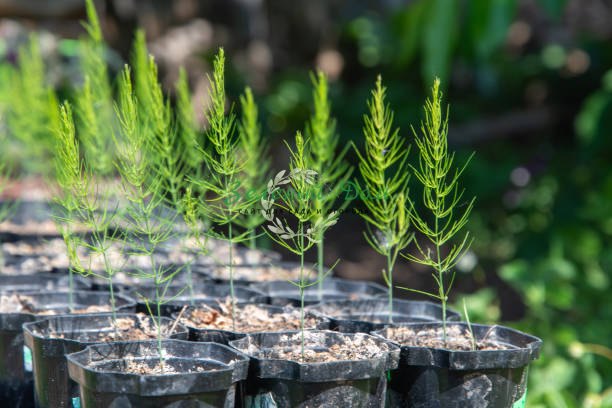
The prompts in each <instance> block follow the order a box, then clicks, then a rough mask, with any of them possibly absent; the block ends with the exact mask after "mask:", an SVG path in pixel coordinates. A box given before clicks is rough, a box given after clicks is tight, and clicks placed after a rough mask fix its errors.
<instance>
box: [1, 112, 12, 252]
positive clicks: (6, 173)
mask: <svg viewBox="0 0 612 408" xmlns="http://www.w3.org/2000/svg"><path fill="white" fill-rule="evenodd" d="M0 115H1V114H0ZM0 120H1V118H0ZM0 146H6V134H5V133H1V132H0ZM10 176H11V172H10V169H9V166H8V164H7V163H6V161H5V159H4V157H1V156H0V196H2V192H3V191H4V189H5V188H6V186H7V185H8V182H9V178H10ZM10 210H11V205H10V204H8V203H7V202H6V201H4V200H0V222H2V221H4V220H5V219H6V218H7V217H8V216H9V214H10ZM0 252H2V251H0ZM1 256H2V255H1V254H0V257H1ZM0 261H2V259H1V258H0Z"/></svg>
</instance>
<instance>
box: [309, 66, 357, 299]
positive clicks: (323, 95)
mask: <svg viewBox="0 0 612 408" xmlns="http://www.w3.org/2000/svg"><path fill="white" fill-rule="evenodd" d="M312 85H313V92H312V97H313V102H314V112H313V115H312V117H311V118H310V120H309V121H308V123H307V124H306V137H307V139H308V140H309V142H310V149H309V150H310V154H309V155H308V157H307V161H308V168H310V169H312V170H314V171H316V172H317V174H318V177H317V179H316V187H315V190H316V191H317V194H315V196H314V197H313V206H314V209H315V214H316V218H315V221H316V219H322V220H323V219H325V218H327V216H328V215H329V214H330V213H331V212H332V211H333V206H334V205H335V204H336V202H337V201H338V197H339V196H340V195H341V194H342V192H343V191H344V190H345V186H346V183H347V181H348V180H349V178H350V177H351V174H352V172H353V168H352V167H351V166H350V165H349V164H348V163H346V162H345V161H344V157H345V156H346V153H347V151H348V149H349V146H350V145H348V144H347V145H346V146H345V148H343V149H342V150H341V151H340V153H339V154H338V155H336V151H337V149H338V143H339V136H338V134H337V133H336V121H335V119H333V118H332V117H331V106H330V102H329V98H328V85H327V77H326V76H325V74H323V73H322V72H318V73H317V74H316V75H312ZM328 186H331V187H330V188H328ZM348 203H349V201H345V202H344V206H346V205H347V204H348ZM340 208H341V209H344V207H340ZM319 234H320V236H319V237H317V266H318V272H319V277H322V276H323V275H324V255H325V254H324V248H325V241H324V238H325V230H324V229H321V230H319ZM322 285H323V279H319V296H321V292H322V289H323V288H322Z"/></svg>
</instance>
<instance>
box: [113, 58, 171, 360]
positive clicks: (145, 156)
mask: <svg viewBox="0 0 612 408" xmlns="http://www.w3.org/2000/svg"><path fill="white" fill-rule="evenodd" d="M153 71H155V72H156V70H155V69H153V68H151V73H152V72H153ZM152 94H155V92H152ZM158 97H159V98H161V99H163V98H162V97H161V96H158ZM158 103H161V106H158V108H159V109H166V105H165V104H164V103H163V102H161V101H158ZM149 108H152V109H153V108H154V107H153V106H150V107H149ZM115 110H116V112H117V117H118V121H119V130H120V132H119V135H117V136H116V137H115V142H116V144H117V151H118V162H117V170H118V172H119V174H120V175H121V183H122V188H123V192H124V195H125V198H126V199H127V202H128V208H127V209H126V216H125V218H126V219H125V221H126V222H127V223H128V225H129V233H126V234H125V235H124V240H125V244H126V247H128V246H129V247H130V248H131V252H132V253H133V254H137V255H145V256H148V257H149V259H150V267H151V269H150V271H138V272H137V273H138V274H139V276H141V277H144V278H149V279H151V280H152V282H153V284H154V285H155V294H154V299H145V300H146V303H147V305H148V304H149V303H153V304H154V305H155V307H156V310H155V312H154V313H151V314H152V317H154V318H156V319H157V323H156V327H157V335H158V336H157V340H158V350H159V353H160V354H159V356H160V364H161V365H162V367H163V355H162V353H161V347H162V325H161V317H162V316H161V306H162V305H163V304H164V303H165V302H167V301H168V298H167V297H166V292H167V290H168V287H169V285H170V283H172V279H173V278H174V277H175V276H176V274H177V273H179V272H180V269H172V268H170V267H168V266H166V265H161V264H159V263H158V262H157V260H156V257H155V254H156V253H157V252H158V248H159V247H160V245H161V244H163V243H164V242H166V241H168V240H169V239H170V238H171V237H172V235H173V229H174V228H173V226H174V218H175V217H167V215H166V214H163V213H161V214H160V209H162V206H163V204H164V196H163V193H162V190H163V188H164V184H165V181H164V180H162V179H161V178H159V177H151V175H152V174H155V172H156V171H157V167H158V166H159V165H160V164H159V163H157V162H156V161H155V160H152V158H155V155H153V154H151V153H150V152H149V150H151V149H154V146H155V145H156V143H158V141H157V140H156V138H157V136H158V135H157V134H156V132H152V131H151V130H152V128H151V127H148V126H146V125H145V124H144V121H143V120H141V119H140V118H139V112H142V109H139V107H138V101H137V98H136V94H135V92H134V89H133V86H132V78H131V72H130V69H129V67H128V66H126V67H125V69H124V70H123V72H122V73H121V76H120V79H119V102H118V104H117V105H116V107H115ZM162 114H163V113H162V112H156V113H155V114H154V115H153V117H154V118H155V117H158V118H161V115H162ZM158 115H160V116H158ZM160 123H162V122H161V121H160Z"/></svg>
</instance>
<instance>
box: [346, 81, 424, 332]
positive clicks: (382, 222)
mask: <svg viewBox="0 0 612 408" xmlns="http://www.w3.org/2000/svg"><path fill="white" fill-rule="evenodd" d="M385 99H386V88H385V87H383V85H382V79H381V77H380V76H379V77H378V79H377V80H376V85H375V88H374V89H373V90H372V96H371V99H370V101H369V102H368V114H367V115H364V128H363V132H364V135H365V149H364V151H363V152H361V151H360V150H358V149H357V148H355V151H356V153H357V156H358V159H359V172H360V173H361V178H362V180H363V181H362V183H361V184H360V182H359V181H358V180H356V181H355V184H356V186H357V187H356V188H357V191H366V192H367V193H368V197H367V199H363V204H364V206H365V208H366V211H364V212H360V216H361V217H362V218H363V219H364V221H365V222H366V231H364V237H365V239H366V241H367V242H368V244H369V245H370V246H371V247H372V248H373V249H374V250H375V251H376V252H378V253H379V254H380V255H382V256H383V257H385V260H386V269H383V271H382V276H383V279H384V281H385V283H386V284H387V291H388V300H389V302H388V304H389V305H388V321H389V323H392V322H393V287H394V281H393V272H394V269H395V264H396V261H397V256H398V254H399V253H400V251H402V250H403V249H404V248H406V247H407V246H408V244H409V243H410V242H411V241H412V239H413V238H414V233H412V232H410V222H409V221H410V218H409V213H410V207H411V205H410V204H409V203H410V201H409V197H410V196H409V187H408V182H409V176H408V166H407V158H408V153H409V151H410V145H409V144H408V143H407V142H406V141H405V139H403V138H402V137H401V136H400V134H399V129H393V111H392V110H391V108H390V107H389V106H388V105H387V103H386V100H385Z"/></svg>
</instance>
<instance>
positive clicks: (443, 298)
mask: <svg viewBox="0 0 612 408" xmlns="http://www.w3.org/2000/svg"><path fill="white" fill-rule="evenodd" d="M438 200H439V198H438ZM439 226H440V218H439V217H438V215H437V214H436V215H435V227H434V228H435V229H434V233H435V235H434V236H436V237H438V238H437V239H436V256H437V258H438V263H437V267H436V269H437V270H438V271H437V272H438V279H439V282H438V296H440V304H441V305H442V341H444V343H446V293H445V290H444V270H443V269H442V257H441V255H440V240H439V235H440V232H439Z"/></svg>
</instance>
